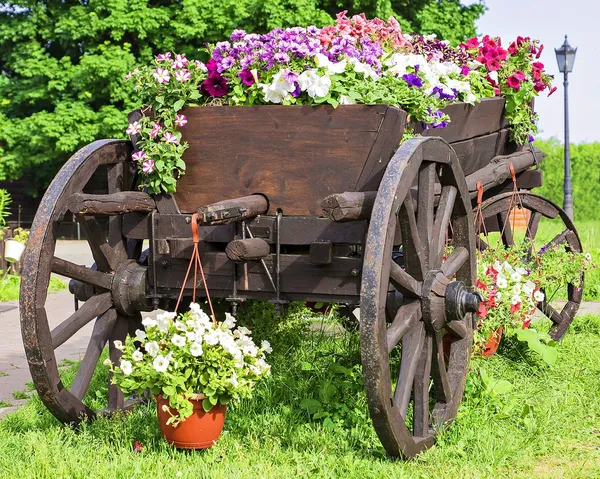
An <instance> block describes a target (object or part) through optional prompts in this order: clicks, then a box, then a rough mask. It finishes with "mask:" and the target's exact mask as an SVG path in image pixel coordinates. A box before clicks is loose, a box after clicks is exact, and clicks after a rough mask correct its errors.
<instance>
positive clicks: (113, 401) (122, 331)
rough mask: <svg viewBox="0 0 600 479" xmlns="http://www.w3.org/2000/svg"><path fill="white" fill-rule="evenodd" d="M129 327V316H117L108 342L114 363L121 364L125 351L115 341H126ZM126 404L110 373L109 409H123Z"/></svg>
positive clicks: (110, 355)
mask: <svg viewBox="0 0 600 479" xmlns="http://www.w3.org/2000/svg"><path fill="white" fill-rule="evenodd" d="M128 329H129V321H128V318H127V317H125V316H122V315H120V314H119V315H118V316H117V321H116V323H115V325H114V327H113V330H112V333H111V335H110V339H109V342H108V350H109V357H110V360H111V362H112V363H113V364H119V361H120V360H121V356H122V355H123V352H122V351H120V350H119V349H117V348H116V347H115V344H114V342H115V341H121V342H122V343H125V339H126V338H127V332H128ZM124 405H125V396H124V395H123V391H121V390H120V389H119V388H118V387H117V386H116V385H114V384H112V373H109V375H108V409H109V410H115V409H123V406H124Z"/></svg>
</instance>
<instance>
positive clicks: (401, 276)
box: [390, 261, 423, 298]
mask: <svg viewBox="0 0 600 479" xmlns="http://www.w3.org/2000/svg"><path fill="white" fill-rule="evenodd" d="M390 282H391V283H392V285H393V286H394V288H396V289H397V290H398V291H399V292H401V293H402V294H403V295H404V296H409V297H415V298H418V297H420V296H421V289H422V287H423V283H422V282H421V281H417V280H416V279H415V278H413V277H412V276H411V275H410V274H408V273H407V272H406V271H404V269H402V267H401V266H400V265H398V264H397V263H395V262H394V261H392V262H391V266H390Z"/></svg>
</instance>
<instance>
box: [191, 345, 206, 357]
mask: <svg viewBox="0 0 600 479" xmlns="http://www.w3.org/2000/svg"><path fill="white" fill-rule="evenodd" d="M202 352H203V351H202V345H201V344H200V343H197V342H193V343H192V344H191V345H190V354H191V355H192V356H194V357H198V356H201V355H202Z"/></svg>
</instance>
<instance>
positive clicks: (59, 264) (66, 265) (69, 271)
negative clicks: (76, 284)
mask: <svg viewBox="0 0 600 479" xmlns="http://www.w3.org/2000/svg"><path fill="white" fill-rule="evenodd" d="M52 272H53V273H56V274H60V275H62V276H66V277H68V278H71V279H76V280H78V281H81V282H83V283H87V284H91V285H92V286H97V287H98V288H102V289H106V290H110V286H111V283H112V275H110V274H107V273H103V272H101V271H94V270H93V269H90V268H86V267H85V266H79V265H78V264H75V263H71V262H70V261H67V260H64V259H61V258H57V257H56V256H54V257H53V258H52Z"/></svg>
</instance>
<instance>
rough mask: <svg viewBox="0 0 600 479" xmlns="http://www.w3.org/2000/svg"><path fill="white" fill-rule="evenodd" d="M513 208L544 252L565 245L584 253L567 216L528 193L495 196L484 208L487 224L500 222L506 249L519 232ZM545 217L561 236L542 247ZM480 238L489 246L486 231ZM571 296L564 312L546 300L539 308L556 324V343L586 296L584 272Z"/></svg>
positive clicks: (528, 235) (571, 288) (570, 287)
mask: <svg viewBox="0 0 600 479" xmlns="http://www.w3.org/2000/svg"><path fill="white" fill-rule="evenodd" d="M515 205H516V206H515ZM513 206H514V207H515V208H516V210H515V215H520V214H523V216H524V217H525V218H527V222H528V224H527V227H526V229H525V230H524V231H523V233H522V234H523V236H524V237H526V238H528V239H529V240H530V241H531V243H532V247H534V248H536V249H538V250H542V251H543V250H544V249H545V248H547V247H549V246H551V245H560V244H565V245H566V247H567V250H568V251H573V252H575V253H581V252H582V251H583V247H582V245H581V240H580V239H579V235H578V234H577V230H576V229H575V226H574V225H573V222H572V221H571V219H570V218H569V217H568V216H567V214H566V213H565V212H564V211H563V210H562V209H561V208H560V207H558V206H556V205H555V204H554V203H552V202H551V201H549V200H547V199H545V198H543V197H542V196H538V195H535V194H533V193H528V192H520V193H519V195H518V198H517V199H515V198H514V197H513V193H505V194H501V195H497V196H493V197H492V198H490V199H488V200H486V201H484V202H483V203H482V205H481V213H482V216H483V219H484V220H486V222H487V223H489V222H490V220H495V221H497V224H498V229H499V230H500V231H501V233H502V234H501V239H502V243H503V244H504V245H505V246H512V245H514V244H515V236H516V232H515V231H513V230H514V228H513V226H514V224H511V221H510V220H509V218H510V212H511V209H512V207H513ZM542 218H547V219H549V220H553V221H552V226H553V230H555V231H556V233H557V234H556V235H555V236H554V237H553V238H552V239H551V240H550V241H549V242H548V243H544V244H538V243H539V240H538V241H537V242H536V236H537V234H538V227H539V225H540V220H541V219H542ZM478 235H479V236H480V238H478V242H480V245H481V246H480V247H487V242H489V241H490V240H489V239H488V238H484V235H485V232H479V233H478ZM499 240H500V238H498V241H499ZM544 293H545V294H549V293H551V292H549V291H545V292H544ZM567 293H568V301H567V303H566V304H565V305H564V306H563V307H562V309H561V310H560V311H557V310H556V309H555V308H554V307H552V306H551V305H550V304H549V303H548V302H547V301H546V300H544V301H542V302H541V303H538V305H537V308H538V309H539V310H540V311H541V312H542V313H543V314H544V315H546V317H547V318H548V319H549V320H550V321H552V326H551V328H550V336H551V337H552V339H554V340H556V341H558V340H559V339H561V338H562V337H563V336H564V335H565V333H566V332H567V329H569V326H570V324H571V322H572V321H573V319H574V318H575V314H576V313H577V310H578V309H579V305H580V303H581V298H582V295H583V273H581V277H580V283H579V285H578V286H576V285H574V284H569V285H568V286H567ZM551 297H552V294H550V299H551Z"/></svg>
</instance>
